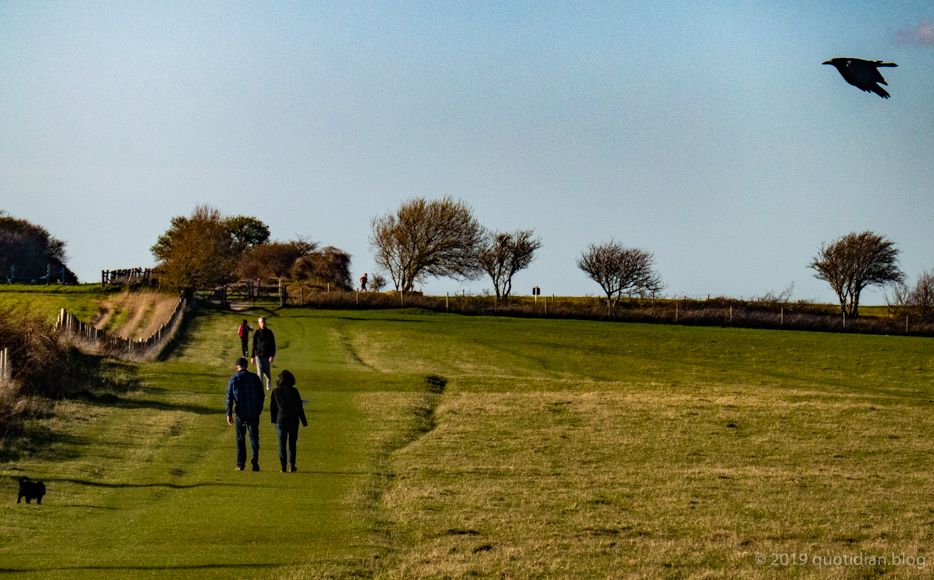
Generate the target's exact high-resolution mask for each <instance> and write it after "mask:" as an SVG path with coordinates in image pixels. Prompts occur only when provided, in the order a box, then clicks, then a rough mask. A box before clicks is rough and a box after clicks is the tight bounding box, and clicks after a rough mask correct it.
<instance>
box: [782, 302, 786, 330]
mask: <svg viewBox="0 0 934 580" xmlns="http://www.w3.org/2000/svg"><path fill="white" fill-rule="evenodd" d="M782 326H785V307H784V306H782Z"/></svg>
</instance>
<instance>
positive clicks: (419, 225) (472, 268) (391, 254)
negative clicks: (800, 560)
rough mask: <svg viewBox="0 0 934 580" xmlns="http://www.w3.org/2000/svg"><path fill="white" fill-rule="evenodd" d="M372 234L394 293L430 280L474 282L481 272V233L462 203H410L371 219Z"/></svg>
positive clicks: (420, 200)
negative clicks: (447, 279)
mask: <svg viewBox="0 0 934 580" xmlns="http://www.w3.org/2000/svg"><path fill="white" fill-rule="evenodd" d="M371 228H372V233H371V234H370V247H371V248H372V250H373V254H374V258H375V260H376V265H377V266H379V267H380V268H381V269H383V270H385V271H387V272H389V276H390V277H391V278H392V281H393V284H395V287H396V290H402V291H403V292H410V291H412V290H413V289H414V287H415V283H416V282H421V281H423V280H424V279H425V278H426V277H427V276H433V277H446V276H449V277H452V278H458V279H473V278H476V277H477V275H479V273H480V272H481V270H480V265H479V262H478V260H477V252H478V250H479V248H480V246H481V243H482V241H483V227H482V226H481V225H480V224H479V223H478V222H477V220H476V219H475V218H474V217H473V209H472V208H471V207H470V206H468V205H467V204H465V203H464V202H461V201H456V202H455V201H454V200H453V199H451V198H450V197H445V198H444V199H442V200H431V201H429V200H426V199H424V198H414V199H410V200H408V201H406V202H405V203H403V204H402V207H400V208H399V210H398V211H396V212H395V213H392V212H390V213H387V214H386V215H384V216H382V217H377V218H373V220H372V222H371Z"/></svg>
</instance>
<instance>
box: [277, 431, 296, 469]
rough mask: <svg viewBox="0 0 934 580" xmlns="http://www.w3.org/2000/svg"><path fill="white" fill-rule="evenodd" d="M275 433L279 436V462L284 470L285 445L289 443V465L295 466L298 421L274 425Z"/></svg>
mask: <svg viewBox="0 0 934 580" xmlns="http://www.w3.org/2000/svg"><path fill="white" fill-rule="evenodd" d="M276 433H278V434H279V461H280V462H281V463H282V469H285V465H286V463H285V459H286V457H285V444H286V441H288V443H289V457H288V459H289V463H288V464H289V465H291V466H293V467H294V466H295V447H296V442H297V441H298V421H296V422H295V423H276Z"/></svg>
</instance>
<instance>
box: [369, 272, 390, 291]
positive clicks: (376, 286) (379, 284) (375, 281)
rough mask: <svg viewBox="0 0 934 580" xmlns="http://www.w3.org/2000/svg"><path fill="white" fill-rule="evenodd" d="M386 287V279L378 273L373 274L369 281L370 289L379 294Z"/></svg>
mask: <svg viewBox="0 0 934 580" xmlns="http://www.w3.org/2000/svg"><path fill="white" fill-rule="evenodd" d="M385 287H386V277H385V276H383V275H382V274H380V273H376V274H373V278H372V279H371V280H370V288H372V289H373V292H379V291H381V290H382V289H383V288H385Z"/></svg>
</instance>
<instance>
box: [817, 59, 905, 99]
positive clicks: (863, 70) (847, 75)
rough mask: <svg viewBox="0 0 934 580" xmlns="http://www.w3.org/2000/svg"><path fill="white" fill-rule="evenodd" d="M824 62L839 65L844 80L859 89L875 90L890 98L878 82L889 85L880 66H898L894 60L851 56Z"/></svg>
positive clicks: (878, 93)
mask: <svg viewBox="0 0 934 580" xmlns="http://www.w3.org/2000/svg"><path fill="white" fill-rule="evenodd" d="M822 64H832V65H833V66H835V67H837V70H838V71H840V74H841V75H843V80H845V81H846V82H848V83H850V84H851V85H853V86H854V87H856V88H858V89H862V90H864V91H867V92H873V93H875V94H877V95H879V96H880V97H882V98H883V99H887V98H889V94H888V93H887V92H885V89H883V88H882V87H880V86H879V85H877V84H876V83H882V84H883V85H888V83H886V82H885V79H884V78H882V75H881V74H879V67H880V66H898V65H897V64H895V63H894V62H882V61H881V60H863V59H861V58H849V57H838V58H832V59H830V60H828V61H826V62H824V63H822Z"/></svg>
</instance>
